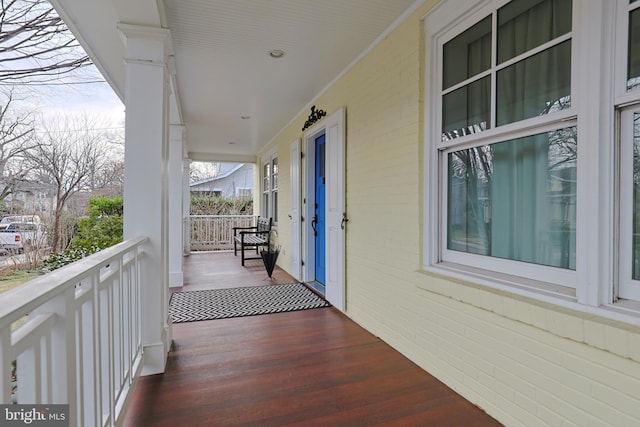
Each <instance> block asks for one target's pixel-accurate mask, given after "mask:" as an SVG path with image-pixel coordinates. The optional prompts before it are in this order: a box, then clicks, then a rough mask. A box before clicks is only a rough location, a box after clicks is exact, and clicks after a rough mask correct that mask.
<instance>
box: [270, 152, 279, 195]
mask: <svg viewBox="0 0 640 427" xmlns="http://www.w3.org/2000/svg"><path fill="white" fill-rule="evenodd" d="M271 165H272V177H273V179H272V180H271V188H273V189H277V188H278V158H277V157H276V158H275V159H273V161H272V162H271Z"/></svg>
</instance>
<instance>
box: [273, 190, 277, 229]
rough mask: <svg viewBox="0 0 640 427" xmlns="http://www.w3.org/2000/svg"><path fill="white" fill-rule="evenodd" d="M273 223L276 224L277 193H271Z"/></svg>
mask: <svg viewBox="0 0 640 427" xmlns="http://www.w3.org/2000/svg"><path fill="white" fill-rule="evenodd" d="M273 222H275V223H277V222H278V192H277V191H274V192H273Z"/></svg>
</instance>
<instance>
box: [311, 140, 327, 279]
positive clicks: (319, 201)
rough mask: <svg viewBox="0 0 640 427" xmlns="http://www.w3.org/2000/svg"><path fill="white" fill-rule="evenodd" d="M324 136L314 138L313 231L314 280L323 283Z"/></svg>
mask: <svg viewBox="0 0 640 427" xmlns="http://www.w3.org/2000/svg"><path fill="white" fill-rule="evenodd" d="M324 172H325V137H324V135H321V136H319V137H317V138H316V174H315V175H316V177H315V182H316V201H315V217H314V231H315V236H316V265H315V270H316V281H318V282H320V283H322V284H324V283H325V265H326V263H325V184H326V181H325V173H324Z"/></svg>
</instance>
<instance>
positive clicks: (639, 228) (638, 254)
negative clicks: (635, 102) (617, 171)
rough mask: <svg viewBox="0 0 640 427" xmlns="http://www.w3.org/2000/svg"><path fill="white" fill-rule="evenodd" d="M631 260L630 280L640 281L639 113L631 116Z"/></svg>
mask: <svg viewBox="0 0 640 427" xmlns="http://www.w3.org/2000/svg"><path fill="white" fill-rule="evenodd" d="M632 256H633V260H632V268H633V272H632V278H633V279H634V280H640V113H635V114H634V115H633V255H632Z"/></svg>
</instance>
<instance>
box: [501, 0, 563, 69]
mask: <svg viewBox="0 0 640 427" xmlns="http://www.w3.org/2000/svg"><path fill="white" fill-rule="evenodd" d="M570 31H571V0H514V1H512V2H511V3H508V4H507V5H506V6H504V7H502V8H501V9H500V10H499V11H498V64H500V63H502V62H504V61H506V60H508V59H511V58H513V57H516V56H518V55H520V54H523V53H525V52H527V51H528V50H531V49H533V48H535V47H538V46H540V45H542V44H544V43H546V42H548V41H550V40H553V39H554V38H556V37H558V36H561V35H563V34H566V33H568V32H570Z"/></svg>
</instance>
